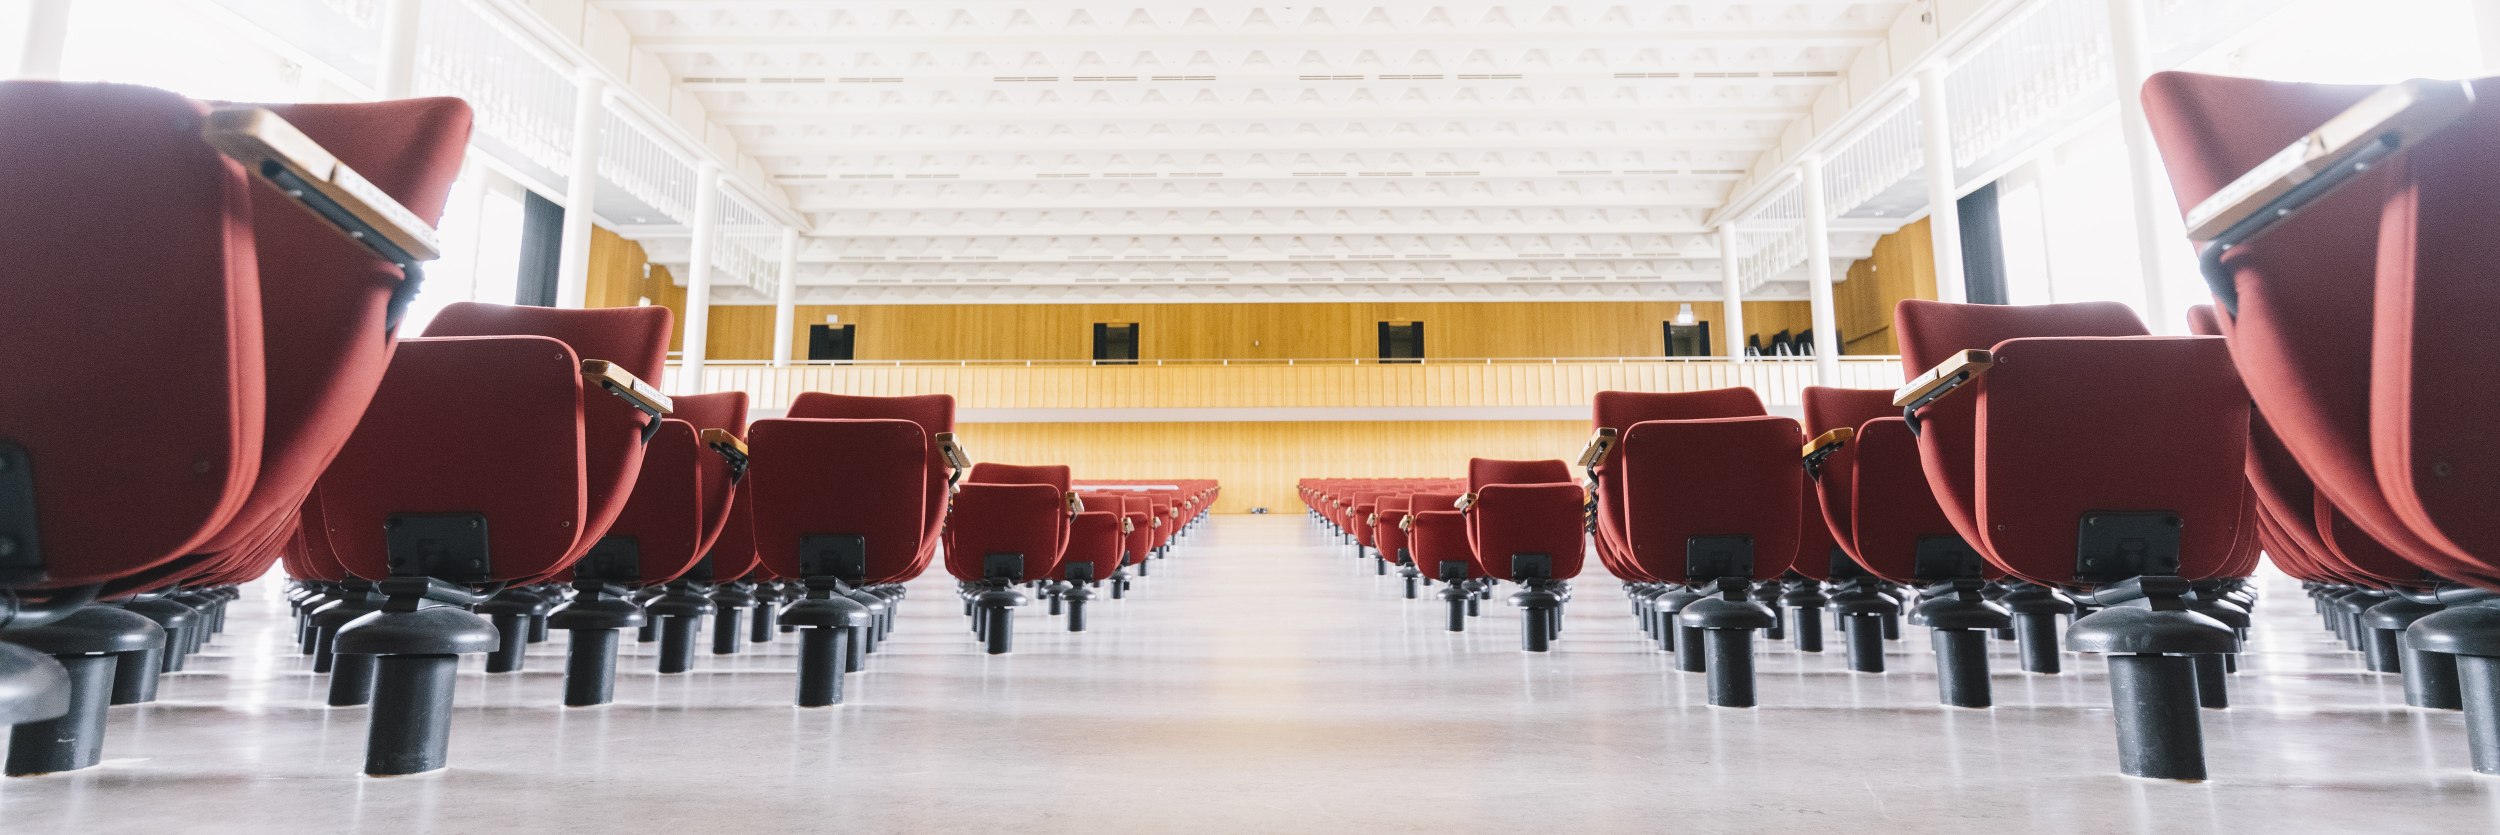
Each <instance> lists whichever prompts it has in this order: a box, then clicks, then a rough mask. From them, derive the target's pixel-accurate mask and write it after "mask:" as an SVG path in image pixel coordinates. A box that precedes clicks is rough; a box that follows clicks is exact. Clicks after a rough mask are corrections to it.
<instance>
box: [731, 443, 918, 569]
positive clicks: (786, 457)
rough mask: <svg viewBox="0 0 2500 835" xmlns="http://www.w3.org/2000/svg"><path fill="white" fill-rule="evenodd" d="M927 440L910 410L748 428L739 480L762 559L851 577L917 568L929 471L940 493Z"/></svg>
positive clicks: (781, 566) (774, 565)
mask: <svg viewBox="0 0 2500 835" xmlns="http://www.w3.org/2000/svg"><path fill="white" fill-rule="evenodd" d="M931 446H932V444H931V442H930V441H929V436H928V433H926V432H925V431H923V427H922V426H921V424H919V423H917V422H915V421H910V420H901V419H819V418H776V419H768V420H759V421H756V422H755V424H754V425H753V426H750V427H748V428H747V450H748V452H749V454H750V455H751V456H752V458H751V459H750V461H749V463H748V465H747V477H746V480H745V482H744V484H743V486H744V487H745V489H746V490H747V491H748V495H747V499H748V500H749V501H748V502H746V504H747V505H748V506H749V507H750V508H751V509H752V512H753V517H752V522H751V529H752V530H753V532H754V534H753V535H754V538H755V551H756V554H757V557H758V559H759V560H761V562H762V565H763V568H764V569H765V570H766V571H769V572H771V573H772V574H773V575H774V576H778V577H787V578H802V577H836V578H842V579H845V580H848V581H851V582H856V583H884V582H897V581H898V579H897V578H900V579H908V578H909V577H910V576H911V575H913V574H916V573H917V570H918V565H919V562H918V560H919V557H920V554H921V553H922V552H923V551H924V550H925V543H923V542H922V541H921V537H922V536H924V535H926V532H927V528H926V526H925V525H924V524H923V522H922V519H923V518H924V516H925V514H926V508H925V507H923V506H922V503H923V502H925V501H927V500H928V497H929V492H930V491H929V490H928V489H927V487H928V485H927V482H928V481H930V480H935V481H937V482H938V486H939V490H940V491H941V492H940V494H939V496H940V498H939V501H944V494H943V492H942V491H943V490H944V488H945V478H944V476H942V475H939V474H937V473H933V472H932V471H931V470H930V469H929V455H928V449H929V448H930V447H931ZM831 473H839V474H840V475H839V477H829V474H831ZM717 571H718V567H717V566H715V572H716V574H715V576H718V574H717Z"/></svg>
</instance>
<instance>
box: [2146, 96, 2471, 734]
mask: <svg viewBox="0 0 2500 835" xmlns="http://www.w3.org/2000/svg"><path fill="white" fill-rule="evenodd" d="M2495 95H2500V79H2481V80H2477V81H2471V82H2455V81H2444V82H2443V81H2425V80H2417V81H2410V82H2406V83H2403V84H2399V85H2393V86H2390V87H2385V88H2376V87H2359V86H2333V85H2312V84H2293V83H2280V82H2267V81H2258V80H2252V79H2238V78H2225V77H2219V76H2205V75H2196V74H2190V73H2162V74H2158V75H2156V76H2154V77H2153V78H2152V79H2151V80H2150V81H2148V82H2147V83H2146V85H2145V87H2144V90H2143V98H2144V103H2145V108H2146V113H2147V115H2148V117H2149V118H2150V119H2151V120H2152V122H2153V129H2154V135H2155V139H2156V141H2157V143H2158V144H2159V146H2160V147H2161V149H2162V151H2163V154H2164V158H2165V161H2166V162H2167V163H2168V168H2169V171H2170V175H2171V184H2172V186H2173V191H2174V192H2175V193H2176V195H2177V197H2178V198H2179V204H2180V207H2181V212H2182V214H2183V215H2185V216H2186V217H2187V218H2188V219H2189V223H2188V225H2189V227H2190V229H2189V231H2190V237H2192V238H2195V239H2197V240H2199V241H2201V242H2204V244H2205V247H2204V265H2203V266H2204V273H2205V278H2206V280H2207V282H2208V283H2209V284H2210V285H2211V287H2212V289H2213V291H2214V297H2215V300H2216V301H2217V303H2218V308H2219V309H2218V310H2217V311H2216V313H2217V314H2218V315H2216V316H2215V317H2214V318H2215V319H2216V321H2214V322H2213V323H2212V325H2213V329H2215V330H2217V331H2219V332H2221V333H2223V334H2225V339H2226V341H2227V342H2228V344H2229V346H2230V352H2231V358H2232V360H2233V361H2234V362H2235V363H2236V364H2237V366H2238V368H2239V371H2240V374H2241V375H2242V376H2243V377H2244V378H2245V379H2246V380H2247V385H2248V392H2249V396H2250V398H2251V399H2252V400H2253V401H2254V403H2255V407H2256V410H2257V412H2258V414H2259V415H2260V416H2261V419H2260V423H2259V426H2257V427H2256V428H2255V429H2254V430H2253V431H2252V435H2253V436H2254V440H2255V443H2256V446H2255V447H2254V449H2253V450H2252V454H2251V456H2250V458H2251V461H2250V465H2249V472H2250V484H2251V486H2252V488H2253V490H2254V492H2255V493H2256V494H2257V505H2258V507H2259V508H2260V509H2261V513H2260V516H2261V517H2263V519H2264V521H2265V522H2266V525H2265V528H2266V534H2265V537H2266V538H2267V539H2268V540H2270V542H2269V545H2270V547H2274V548H2279V549H2281V551H2282V552H2283V553H2280V554H2277V557H2276V561H2277V562H2278V564H2282V565H2284V566H2285V567H2286V568H2287V569H2292V570H2297V571H2301V572H2303V573H2306V574H2307V575H2308V577H2309V578H2316V579H2322V580H2327V581H2341V582H2339V583H2338V587H2336V588H2328V589H2320V590H2316V591H2317V592H2318V593H2319V598H2318V599H2319V602H2320V604H2321V606H2322V608H2327V609H2328V610H2329V611H2328V616H2329V623H2330V626H2333V627H2334V628H2335V629H2336V631H2338V632H2339V633H2340V634H2342V635H2344V636H2346V638H2347V640H2348V641H2350V642H2353V643H2354V644H2356V645H2358V646H2362V647H2364V648H2368V647H2373V646H2375V647H2377V648H2378V649H2377V651H2374V652H2372V653H2371V655H2372V656H2373V658H2374V659H2375V660H2374V662H2373V664H2374V666H2377V667H2379V668H2381V669H2383V668H2384V667H2385V666H2386V665H2387V664H2388V663H2390V662H2393V661H2395V660H2396V657H2395V656H2394V655H2393V654H2391V653H2388V652H2386V651H2385V650H2386V648H2385V647H2384V644H2383V643H2382V642H2380V641H2378V640H2376V639H2374V638H2372V637H2369V636H2363V635H2361V634H2360V633H2362V632H2364V631H2374V630H2380V629H2387V628H2390V627H2401V628H2403V629H2404V633H2403V635H2404V639H2403V648H2404V649H2406V650H2408V652H2407V653H2406V654H2405V656H2404V659H2405V660H2404V662H2403V666H2404V667H2405V671H2406V673H2407V688H2406V690H2407V698H2408V700H2409V701H2412V702H2414V703H2416V704H2426V703H2427V706H2441V707H2445V706H2449V705H2448V703H2447V702H2446V699H2445V694H2444V692H2426V691H2425V688H2424V685H2432V686H2434V687H2438V688H2439V689H2441V690H2444V684H2445V682H2433V681H2425V680H2423V679H2425V678H2430V679H2437V678H2441V677H2444V675H2445V666H2446V662H2445V661H2443V660H2439V659H2437V658H2435V657H2434V656H2439V655H2447V656H2453V657H2454V663H2455V665H2456V670H2457V672H2456V675H2457V677H2458V679H2459V684H2460V688H2461V689H2460V699H2459V703H2458V706H2461V707H2463V708H2464V709H2465V711H2466V725H2467V737H2468V739H2469V746H2468V747H2469V750H2470V751H2471V753H2472V756H2473V766H2474V769H2475V770H2476V771H2479V772H2483V773H2487V774H2500V604H2496V603H2494V602H2492V601H2494V600H2495V597H2494V594H2493V592H2492V590H2493V589H2500V561H2495V559H2494V557H2493V555H2494V554H2500V524H2495V523H2494V522H2493V520H2492V517H2491V515H2490V513H2489V511H2488V508H2489V507H2490V506H2491V504H2492V500H2493V499H2494V498H2495V497H2496V496H2500V478H2495V477H2494V476H2493V475H2492V474H2493V473H2494V472H2495V471H2500V467H2495V466H2493V462H2494V460H2495V457H2496V454H2495V453H2494V452H2493V451H2492V450H2491V449H2489V448H2488V447H2489V445H2488V444H2486V443H2482V437H2483V435H2484V434H2485V432H2484V430H2483V428H2482V427H2484V426H2485V425H2487V424H2488V423H2489V422H2490V420H2491V419H2492V417H2493V416H2494V414H2495V413H2500V399H2495V394H2494V393H2493V392H2491V391H2490V390H2489V387H2487V386H2477V385H2460V384H2459V381H2458V376H2457V375H2458V373H2459V368H2460V366H2458V365H2457V364H2456V359H2455V358H2457V357H2461V356H2471V355H2473V353H2474V352H2477V351H2484V350H2488V346H2489V344H2490V338H2489V337H2490V335H2491V333H2492V329H2493V326H2492V322H2493V318H2492V317H2493V316H2494V314H2495V313H2500V302H2495V297H2494V296H2493V295H2492V293H2491V292H2490V285H2489V282H2488V276H2487V273H2488V272H2489V264H2491V263H2492V262H2493V260H2494V259H2495V257H2500V250H2495V248H2494V244H2493V241H2492V240H2491V239H2490V236H2489V234H2488V232H2487V227H2488V226H2489V219H2490V218H2491V217H2492V216H2493V214H2494V213H2495V209H2500V206H2495V204H2494V197H2493V196H2492V192H2491V189H2492V188H2493V186H2494V185H2495V179H2494V177H2495V174H2494V170H2493V168H2494V167H2493V166H2492V165H2491V164H2490V156H2491V154H2490V150H2489V147H2490V142H2489V139H2490V136H2491V135H2492V133H2493V131H2494V130H2495V127H2496V126H2500V106H2495V105H2494V104H2493V103H2492V99H2491V97H2492V96H2495ZM2287 153H2290V154H2294V155H2296V156H2297V157H2298V161H2299V162H2300V164H2299V165H2296V166H2286V165H2281V164H2277V161H2278V160H2282V159H2287V158H2288V157H2285V156H2283V155H2284V154H2287ZM2365 277H2366V278H2365ZM2303 486H2306V487H2307V488H2308V489H2309V496H2308V498H2309V499H2310V501H2309V502H2308V503H2307V505H2306V506H2305V507H2304V506H2303V505H2302V504H2301V503H2300V501H2299V499H2300V498H2302V495H2301V490H2300V488H2301V487H2303ZM2304 515H2305V516H2308V517H2310V521H2312V522H2313V523H2314V524H2313V525H2310V526H2303V525H2301V524H2300V521H2301V519H2302V517H2303V516H2304ZM2313 531H2314V536H2313V535H2312V532H2313ZM2287 557H2288V559H2287ZM2391 558H2392V559H2391ZM2469 586H2470V587H2469ZM2364 607H2367V609H2366V611H2367V612H2368V616H2367V617H2366V618H2365V617H2364V616H2363V615H2362V611H2359V610H2363V608H2364ZM2382 607H2384V609H2382ZM2365 620H2366V621H2367V622H2366V623H2365V622H2364V621H2365Z"/></svg>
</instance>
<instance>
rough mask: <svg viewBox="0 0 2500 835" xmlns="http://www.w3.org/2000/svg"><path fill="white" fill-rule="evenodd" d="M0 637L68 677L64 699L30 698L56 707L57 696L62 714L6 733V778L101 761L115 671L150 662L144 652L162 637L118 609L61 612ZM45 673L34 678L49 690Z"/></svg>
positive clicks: (51, 695)
mask: <svg viewBox="0 0 2500 835" xmlns="http://www.w3.org/2000/svg"><path fill="white" fill-rule="evenodd" d="M0 638H4V639H6V640H7V641H8V642H9V643H12V644H16V645H18V646H20V647H24V648H26V649H28V650H33V651H34V652H38V653H42V654H45V655H50V656H52V659H53V661H55V662H57V663H58V665H59V667H58V669H60V670H62V671H63V672H66V673H67V674H68V688H67V691H66V693H63V692H62V691H59V690H51V691H49V692H48V693H46V694H43V695H41V696H40V698H39V699H38V700H39V701H43V702H49V703H53V704H59V702H58V701H56V700H59V699H61V697H62V696H64V695H65V696H66V697H67V698H66V704H65V705H62V706H63V707H65V708H66V709H65V710H63V711H61V712H59V713H57V714H54V717H53V718H46V719H39V720H36V721H30V722H26V723H24V724H20V725H18V726H17V727H16V729H15V730H14V731H12V732H10V734H9V756H8V764H7V772H8V774H9V775H10V776H13V777H14V776H22V775H28V774H50V773H54V772H60V771H76V770H78V769H82V768H87V767H89V766H93V765H95V764H96V763H97V762H98V761H99V760H101V759H102V757H103V753H104V716H105V707H106V706H108V705H109V704H111V702H112V697H113V676H114V671H115V668H116V667H117V666H119V665H120V663H121V659H123V658H125V657H129V656H142V657H147V658H148V659H149V660H150V661H153V660H154V659H153V656H149V655H148V653H149V652H150V651H151V650H157V651H161V650H162V649H163V648H164V646H165V630H164V629H163V628H162V627H159V626H157V625H156V622H155V621H152V620H149V619H147V618H146V617H143V616H141V615H139V614H136V613H133V612H131V611H129V610H126V609H123V608H121V607H118V606H99V605H93V604H90V605H84V606H79V607H77V608H76V609H72V610H68V611H67V614H66V615H61V614H59V613H54V614H53V615H52V616H51V617H48V618H44V619H43V622H42V623H40V624H37V625H31V626H24V627H19V628H13V629H10V630H8V631H7V632H5V633H0ZM50 671H51V670H50V669H49V668H44V669H41V670H40V671H39V672H38V675H39V676H40V677H41V678H42V679H44V680H46V682H47V683H56V680H52V679H51V677H50V676H49V675H48V673H50ZM47 707H48V706H47ZM40 712H42V713H50V712H51V711H49V710H48V709H47V710H44V711H40ZM28 713H30V714H33V713H37V711H28Z"/></svg>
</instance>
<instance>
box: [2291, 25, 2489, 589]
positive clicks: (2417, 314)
mask: <svg viewBox="0 0 2500 835" xmlns="http://www.w3.org/2000/svg"><path fill="white" fill-rule="evenodd" d="M2486 9H2488V7H2486ZM2473 87H2474V93H2475V103H2474V105H2473V107H2472V109H2470V110H2468V111H2467V112H2466V115H2465V117H2464V118H2463V119H2462V120H2460V121H2459V122H2458V123H2457V124H2455V125H2454V126H2451V127H2449V128H2448V129H2447V130H2445V131H2442V132H2440V133H2438V134H2434V135H2432V136H2430V137H2428V138H2426V139H2424V140H2423V141H2422V142H2421V143H2420V144H2418V145H2416V146H2415V147H2414V148H2413V149H2412V150H2410V151H2407V152H2405V153H2403V154H2400V155H2399V156H2397V157H2396V164H2397V171H2396V172H2395V174H2394V176H2395V180H2396V181H2395V183H2394V184H2393V185H2394V190H2393V191H2392V192H2391V193H2390V194H2389V195H2388V197H2387V202H2386V203H2385V207H2384V211H2383V214H2382V215H2381V217H2380V219H2379V230H2378V231H2379V239H2378V244H2379V246H2378V269H2377V277H2378V281H2377V285H2378V287H2377V299H2376V300H2377V303H2376V305H2375V307H2374V313H2375V314H2376V315H2375V316H2374V318H2373V331H2374V338H2373V341H2372V344H2371V349H2370V353H2371V362H2370V386H2371V388H2370V435H2371V460H2372V462H2373V464H2374V471H2375V473H2376V475H2377V480H2378V484H2379V487H2380V489H2381V490H2383V491H2385V493H2386V496H2387V500H2388V503H2389V504H2390V505H2391V506H2392V507H2393V509H2394V510H2395V513H2396V518H2397V519H2398V520H2399V521H2401V522H2403V523H2404V524H2405V527H2407V528H2408V529H2410V530H2412V531H2413V532H2414V533H2415V534H2418V535H2419V536H2420V537H2421V538H2422V539H2423V540H2425V541H2427V542H2428V543H2429V544H2430V545H2432V546H2434V547H2437V548H2438V549H2439V550H2440V554H2439V556H2441V557H2444V559H2442V560H2440V564H2442V565H2448V566H2456V567H2459V568H2461V569H2464V570H2462V571H2459V573H2460V574H2461V575H2466V576H2472V577H2474V578H2476V579H2480V580H2484V581H2486V582H2491V583H2493V584H2494V585H2495V586H2500V518H2495V516H2500V514H2494V513H2493V512H2492V509H2493V508H2494V507H2495V506H2500V444H2494V443H2492V426H2493V424H2494V423H2495V422H2496V421H2500V391H2495V390H2494V387H2493V386H2489V385H2482V384H2479V383H2469V384H2460V382H2461V381H2460V380H2459V378H2458V365H2459V358H2461V357H2477V356H2487V355H2488V352H2489V351H2491V348H2492V345H2493V344H2495V343H2496V342H2500V292H2494V287H2493V285H2492V281H2493V274H2494V271H2495V265H2500V236H2496V235H2494V234H2493V233H2492V225H2493V222H2494V220H2495V219H2500V159H2495V157H2496V156H2500V155H2496V154H2495V153H2494V149H2493V137H2495V136H2500V77H2494V78H2485V79H2480V80H2477V81H2475V82H2473ZM2304 324H2307V325H2309V326H2311V327H2318V326H2329V325H2326V323H2304ZM2467 571H2470V572H2471V574H2470V575H2469V574H2466V572H2467Z"/></svg>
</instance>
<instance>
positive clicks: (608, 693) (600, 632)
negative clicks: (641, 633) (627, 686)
mask: <svg viewBox="0 0 2500 835" xmlns="http://www.w3.org/2000/svg"><path fill="white" fill-rule="evenodd" d="M587 564H588V563H587V562H585V563H584V565H587ZM573 588H575V589H577V590H579V591H580V593H579V594H576V595H574V597H573V602H571V603H568V604H566V605H565V607H564V608H562V609H557V610H556V611H555V613H554V614H551V615H548V616H547V625H548V626H549V627H551V628H555V629H562V630H565V631H567V632H569V633H571V637H569V638H567V639H566V643H565V650H564V706H566V707H590V706H592V705H603V704H607V703H609V702H611V701H615V700H616V646H617V644H618V643H619V640H618V635H617V630H620V629H635V628H639V627H641V626H642V624H643V621H644V619H645V617H644V615H643V612H642V607H641V606H640V605H638V604H636V603H634V600H633V598H632V597H631V596H629V595H628V594H627V593H626V591H625V587H623V586H620V585H616V584H614V583H610V582H607V581H606V580H604V579H601V578H599V577H596V576H585V575H584V574H583V573H582V570H581V569H579V568H577V569H576V574H575V578H574V581H573Z"/></svg>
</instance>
